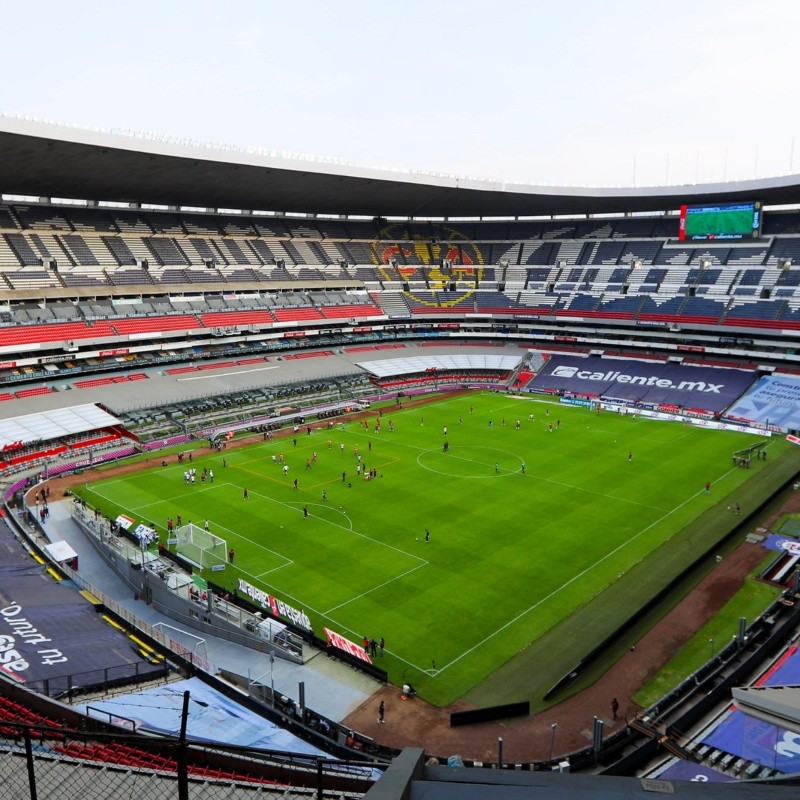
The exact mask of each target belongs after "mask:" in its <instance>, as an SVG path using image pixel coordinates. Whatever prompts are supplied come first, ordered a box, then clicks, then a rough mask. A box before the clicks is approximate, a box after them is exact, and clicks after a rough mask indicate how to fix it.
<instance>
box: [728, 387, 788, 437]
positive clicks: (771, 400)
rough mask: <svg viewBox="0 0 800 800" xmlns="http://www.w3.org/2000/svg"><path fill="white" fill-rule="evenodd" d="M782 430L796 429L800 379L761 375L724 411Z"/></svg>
mask: <svg viewBox="0 0 800 800" xmlns="http://www.w3.org/2000/svg"><path fill="white" fill-rule="evenodd" d="M728 413H729V414H730V416H733V417H744V418H746V419H748V420H751V421H752V422H758V423H761V424H763V425H769V426H770V427H773V426H775V427H778V428H782V429H783V430H798V429H800V378H799V377H796V376H793V375H774V374H773V375H765V376H763V377H761V378H759V379H758V381H757V382H756V384H755V386H753V388H752V389H751V390H750V391H749V392H748V393H747V394H746V395H745V396H744V397H742V398H741V399H740V400H739V401H738V402H737V403H736V404H735V405H733V406H732V407H731V409H730V411H729V412H728Z"/></svg>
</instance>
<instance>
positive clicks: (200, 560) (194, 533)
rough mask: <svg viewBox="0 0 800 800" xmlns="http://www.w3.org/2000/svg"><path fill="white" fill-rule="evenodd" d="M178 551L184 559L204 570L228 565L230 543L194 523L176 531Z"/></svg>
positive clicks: (182, 526)
mask: <svg viewBox="0 0 800 800" xmlns="http://www.w3.org/2000/svg"><path fill="white" fill-rule="evenodd" d="M174 535H175V538H176V539H177V543H176V550H177V552H178V553H179V554H180V555H182V556H183V557H184V558H186V559H188V560H189V561H191V562H193V563H195V564H197V565H198V566H200V567H203V568H209V569H210V568H212V567H214V566H215V565H218V564H223V565H224V564H227V563H228V543H227V542H226V541H225V539H223V538H222V537H221V536H216V535H215V534H213V533H210V532H209V531H206V530H203V528H201V527H199V526H197V525H195V524H194V523H192V522H189V523H187V524H186V525H181V527H180V528H177V529H176V530H175V534H174Z"/></svg>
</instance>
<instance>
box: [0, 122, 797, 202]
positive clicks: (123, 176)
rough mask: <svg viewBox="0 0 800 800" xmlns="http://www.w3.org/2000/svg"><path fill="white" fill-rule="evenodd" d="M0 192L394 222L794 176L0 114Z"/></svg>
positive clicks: (763, 184) (793, 193)
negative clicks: (320, 148) (533, 175)
mask: <svg viewBox="0 0 800 800" xmlns="http://www.w3.org/2000/svg"><path fill="white" fill-rule="evenodd" d="M0 192H2V193H3V194H17V195H28V196H35V197H47V198H53V197H58V198H75V199H81V200H92V201H116V202H124V203H152V204H156V205H165V206H194V207H202V208H235V209H244V210H263V211H286V212H299V213H309V214H344V215H347V214H349V215H366V216H401V217H515V216H539V215H554V216H557V215H583V214H615V213H631V212H642V211H667V210H673V209H674V210H677V209H678V207H679V206H680V205H681V204H684V203H689V204H694V203H711V202H713V203H721V202H736V201H744V200H760V201H762V202H763V203H764V204H765V205H787V204H796V203H800V176H798V175H791V176H786V177H780V178H764V179H758V180H749V181H737V182H732V183H708V184H697V185H685V186H654V187H641V188H637V187H627V188H589V187H557V186H531V185H525V184H515V183H506V182H502V181H488V180H478V179H469V178H456V177H440V176H431V175H423V174H412V173H404V172H391V171H388V170H377V169H368V168H364V167H355V166H342V165H338V164H327V163H322V162H313V161H306V160H299V159H298V160H295V159H290V158H278V157H273V156H268V155H263V154H260V153H257V152H251V151H248V150H227V149H226V150H222V149H214V148H210V147H205V146H202V145H197V144H191V143H182V142H172V141H160V140H157V139H150V138H140V137H136V136H127V135H121V134H116V133H106V132H100V131H89V130H82V129H79V128H70V127H65V126H58V125H50V124H45V123H41V122H34V121H30V120H22V119H17V118H12V117H0Z"/></svg>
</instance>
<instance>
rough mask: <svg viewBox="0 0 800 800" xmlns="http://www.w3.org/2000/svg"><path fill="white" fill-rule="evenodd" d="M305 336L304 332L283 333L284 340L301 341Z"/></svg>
mask: <svg viewBox="0 0 800 800" xmlns="http://www.w3.org/2000/svg"><path fill="white" fill-rule="evenodd" d="M305 335H306V332H305V331H284V332H283V338H284V339H302V338H303V337H304V336H305Z"/></svg>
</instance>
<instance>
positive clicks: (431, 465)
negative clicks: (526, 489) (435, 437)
mask: <svg viewBox="0 0 800 800" xmlns="http://www.w3.org/2000/svg"><path fill="white" fill-rule="evenodd" d="M523 463H524V461H523V459H522V458H520V457H519V456H518V455H517V454H516V453H511V452H509V451H508V450H500V449H498V448H496V447H485V446H481V445H472V444H465V445H451V446H450V448H449V449H448V451H447V452H445V451H444V450H443V449H431V450H424V451H423V452H422V453H420V454H419V455H418V456H417V464H419V465H420V466H421V467H422V468H423V469H426V470H428V471H429V472H434V473H436V474H437V475H444V476H446V477H448V478H505V477H507V476H509V475H515V474H517V473H519V472H520V471H521V469H522V464H523Z"/></svg>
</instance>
